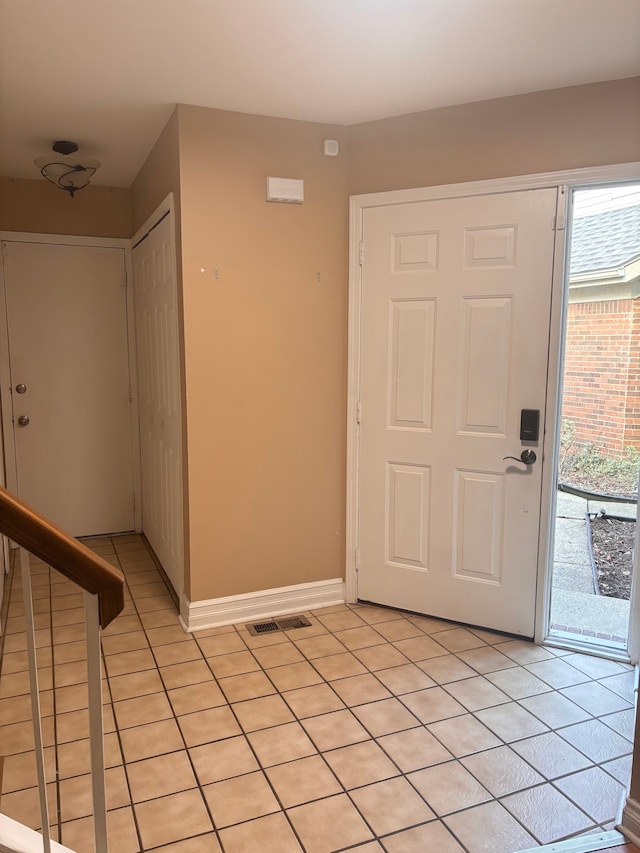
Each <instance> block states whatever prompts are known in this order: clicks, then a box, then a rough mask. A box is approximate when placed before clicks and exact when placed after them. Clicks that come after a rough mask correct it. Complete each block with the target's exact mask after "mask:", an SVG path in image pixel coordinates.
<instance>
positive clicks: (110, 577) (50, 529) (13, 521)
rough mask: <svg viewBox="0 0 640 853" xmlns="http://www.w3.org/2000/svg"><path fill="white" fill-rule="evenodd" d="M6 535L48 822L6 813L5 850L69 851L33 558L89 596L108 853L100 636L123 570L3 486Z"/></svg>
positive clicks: (100, 810) (92, 710) (96, 760)
mask: <svg viewBox="0 0 640 853" xmlns="http://www.w3.org/2000/svg"><path fill="white" fill-rule="evenodd" d="M0 534H3V535H4V536H7V537H9V539H11V540H13V542H15V543H16V544H17V545H18V546H19V548H20V569H21V572H22V585H23V595H24V608H25V621H26V635H27V651H28V658H29V677H30V688H31V709H32V718H33V732H34V740H35V755H36V772H37V777H38V789H39V799H40V814H41V818H42V830H43V831H42V836H40V835H39V834H38V833H35V832H34V831H33V830H30V829H28V828H27V827H23V826H22V825H21V824H19V823H17V822H16V821H14V820H12V819H11V818H9V817H7V816H6V815H2V814H0V851H3V850H11V851H14V850H17V851H20V853H22V851H24V853H31V851H40V850H42V851H44V853H51V851H52V850H53V851H54V853H55V851H66V850H67V849H68V848H66V847H63V846H62V845H61V844H58V843H56V842H55V841H52V840H51V839H50V837H49V827H50V825H51V824H50V821H49V807H48V803H47V788H46V776H45V760H44V747H43V737H42V723H41V715H40V696H39V691H38V668H37V660H36V637H35V625H34V617H33V597H32V591H31V569H30V562H29V554H33V555H34V556H35V557H38V558H39V559H41V560H42V561H43V562H44V563H46V564H47V565H48V566H50V567H51V568H53V569H56V571H58V572H60V573H61V574H62V575H64V576H65V577H66V578H68V579H69V580H71V581H73V582H74V583H76V584H77V585H78V586H80V587H81V588H82V589H83V590H84V593H85V596H84V597H85V614H86V638H87V684H88V706H89V733H90V734H89V740H90V750H91V784H92V794H93V822H94V837H95V853H108V843H107V807H106V791H105V772H104V745H103V734H102V731H103V725H102V673H101V658H100V632H101V629H102V628H106V627H107V625H109V623H110V622H112V621H113V619H115V617H116V616H117V615H118V614H119V613H120V612H121V610H122V609H123V607H124V577H123V574H122V572H121V571H120V570H119V569H118V568H116V567H115V566H112V565H111V564H110V563H108V562H107V561H106V560H103V559H102V558H101V557H100V556H98V555H97V554H95V553H93V551H91V550H90V549H89V548H87V547H86V546H85V545H83V544H82V543H81V542H78V540H77V539H74V538H73V537H72V536H69V535H68V534H67V533H65V532H64V531H62V530H60V528H58V527H56V526H55V525H54V524H52V523H51V522H50V521H48V520H47V519H45V518H43V517H42V516H41V515H39V514H38V513H37V512H36V511H35V510H33V509H31V507H29V506H27V505H26V504H25V503H23V502H22V501H21V500H20V499H19V498H17V497H15V495H12V494H11V493H10V492H8V491H7V490H6V489H4V488H2V487H1V486H0Z"/></svg>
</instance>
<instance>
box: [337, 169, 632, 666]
mask: <svg viewBox="0 0 640 853" xmlns="http://www.w3.org/2000/svg"><path fill="white" fill-rule="evenodd" d="M637 178H640V162H634V163H622V164H616V165H611V166H594V167H589V168H583V169H572V170H563V171H557V172H544V173H540V174H531V175H519V176H516V177H510V178H496V179H491V180H484V181H472V182H465V183H460V184H445V185H442V186H433V187H421V188H417V189H407V190H391V191H388V192H379V193H367V194H363V195H356V196H351V198H350V199H349V325H348V351H347V359H348V361H347V365H348V375H347V483H346V555H345V557H346V565H345V598H346V601H348V602H350V603H355V602H356V601H357V600H358V560H359V554H358V542H359V531H358V513H359V501H358V487H359V483H358V469H359V439H360V435H359V433H360V430H359V420H360V411H359V400H360V371H361V354H360V344H361V326H362V254H361V253H362V240H363V219H364V211H365V210H366V209H368V208H373V207H380V206H389V205H395V204H406V203H411V202H422V201H435V200H439V199H454V198H464V197H465V196H479V195H495V194H498V193H508V192H519V191H522V190H533V189H544V188H559V189H560V190H561V192H560V193H559V198H560V199H562V202H563V203H562V205H559V208H558V216H557V221H556V234H557V235H562V236H559V238H558V237H557V238H556V245H555V249H554V265H553V277H552V282H551V288H552V292H551V322H550V330H549V363H548V370H547V396H546V416H545V424H544V436H543V441H542V454H543V458H546V459H547V460H548V461H549V464H547V465H545V466H544V468H543V477H542V500H541V507H540V536H539V547H538V583H537V590H538V591H537V595H536V602H535V609H536V613H535V642H537V643H541V642H542V641H543V640H544V639H545V638H546V636H547V634H548V630H549V607H548V602H549V601H550V595H551V572H550V570H549V567H550V556H551V549H552V547H553V542H552V537H551V531H552V526H551V524H552V517H551V514H552V511H553V508H554V506H555V502H554V500H553V493H552V490H553V483H554V482H555V476H556V471H555V446H556V435H557V424H558V411H559V403H560V401H559V390H560V370H561V367H562V365H561V364H560V360H561V330H562V324H563V322H564V302H565V299H564V279H565V260H566V251H565V250H566V233H565V220H564V214H565V208H566V187H567V186H571V188H572V189H573V188H576V187H581V188H584V187H588V186H590V185H597V184H600V183H616V182H620V183H623V182H625V181H629V180H634V179H637ZM634 586H635V588H636V592H637V588H638V586H640V584H635V585H634ZM636 622H638V623H640V619H638V620H636ZM639 634H640V624H638V625H635V626H634V631H633V636H631V635H630V637H629V649H630V651H631V649H634V650H636V649H637V648H638V645H639V643H638V636H637V635H639Z"/></svg>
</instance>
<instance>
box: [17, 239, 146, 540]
mask: <svg viewBox="0 0 640 853" xmlns="http://www.w3.org/2000/svg"><path fill="white" fill-rule="evenodd" d="M5 242H7V243H45V244H47V245H55V246H87V247H95V248H100V249H122V251H123V259H124V271H125V276H126V282H127V286H126V309H127V347H128V357H129V382H130V385H131V397H132V399H131V407H130V409H129V413H130V419H131V426H130V430H131V455H132V459H131V462H132V472H131V473H132V487H133V498H134V529H135V530H136V531H140V525H141V520H142V511H141V500H140V435H139V431H138V394H137V371H136V362H135V354H136V341H135V337H134V326H133V325H132V323H131V318H132V317H133V287H130V286H129V285H130V284H131V283H132V282H133V268H132V264H131V241H130V240H127V239H123V238H119V237H74V236H70V235H67V234H35V233H31V232H21V231H0V243H5ZM0 266H1V268H2V280H1V281H0V354H1V356H2V357H1V358H0V408H1V410H2V411H1V413H0V417H1V418H2V426H3V438H4V454H5V456H4V458H5V465H6V470H5V476H6V481H7V488H8V489H9V490H10V491H12V492H14V493H17V471H16V454H15V434H14V428H13V413H12V409H11V393H10V390H9V389H10V386H11V374H10V370H9V330H8V326H7V323H8V317H7V312H6V289H5V280H4V264H0Z"/></svg>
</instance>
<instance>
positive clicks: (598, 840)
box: [521, 830, 625, 853]
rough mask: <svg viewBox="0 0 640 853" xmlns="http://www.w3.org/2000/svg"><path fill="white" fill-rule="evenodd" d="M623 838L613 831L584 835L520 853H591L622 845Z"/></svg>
mask: <svg viewBox="0 0 640 853" xmlns="http://www.w3.org/2000/svg"><path fill="white" fill-rule="evenodd" d="M624 841H625V839H624V836H623V835H621V834H620V833H619V832H616V831H615V830H611V831H610V832H598V833H595V834H593V835H584V836H582V837H580V838H568V839H567V840H566V841H556V842H554V843H553V844H545V845H544V847H530V848H528V849H527V850H522V851H521V853H591V851H595V850H606V849H607V848H608V847H617V846H618V845H619V844H624Z"/></svg>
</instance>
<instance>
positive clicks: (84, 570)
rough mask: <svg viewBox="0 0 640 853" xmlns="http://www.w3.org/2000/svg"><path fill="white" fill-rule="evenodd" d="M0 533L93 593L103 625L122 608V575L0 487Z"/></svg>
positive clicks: (113, 617) (105, 625)
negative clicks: (96, 599) (96, 597)
mask: <svg viewBox="0 0 640 853" xmlns="http://www.w3.org/2000/svg"><path fill="white" fill-rule="evenodd" d="M0 533H3V534H4V535H5V536H8V537H9V538H10V539H13V540H14V542H17V543H18V545H20V546H22V547H23V548H26V549H27V551H29V552H31V553H32V554H34V555H35V556H36V557H39V558H40V559H41V560H43V561H44V562H45V563H46V564H47V565H49V566H51V567H52V568H54V569H57V571H59V572H60V573H61V574H63V575H64V576H65V577H66V578H69V580H72V581H74V583H77V584H78V586H80V587H82V589H84V590H86V591H87V592H91V593H93V594H94V595H97V596H98V598H99V603H100V624H101V625H102V627H103V628H106V627H107V625H108V624H109V623H110V622H111V621H112V620H113V619H115V617H116V616H117V615H118V613H120V611H121V610H122V608H123V607H124V575H123V574H122V572H121V571H120V569H118V568H116V567H115V566H112V565H111V563H107V561H106V560H103V559H102V557H99V556H98V555H97V554H94V552H93V551H91V550H90V549H89V548H87V547H86V546H85V545H83V544H82V542H78V540H77V539H74V538H73V536H69V535H68V534H67V533H65V532H64V531H63V530H60V528H59V527H56V526H55V524H52V523H51V522H50V521H47V519H46V518H43V517H42V516H41V515H40V514H39V513H37V512H36V511H35V510H34V509H32V508H31V507H30V506H27V504H25V503H24V502H23V501H21V500H20V498H17V497H16V496H15V495H12V494H11V492H8V491H7V490H6V489H4V488H2V486H0Z"/></svg>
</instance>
